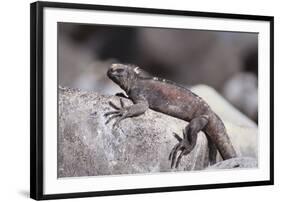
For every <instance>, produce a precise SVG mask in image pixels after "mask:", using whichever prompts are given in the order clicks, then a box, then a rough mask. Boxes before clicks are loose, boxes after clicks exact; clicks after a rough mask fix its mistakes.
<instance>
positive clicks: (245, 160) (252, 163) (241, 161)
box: [207, 157, 258, 169]
mask: <svg viewBox="0 0 281 202" xmlns="http://www.w3.org/2000/svg"><path fill="white" fill-rule="evenodd" d="M255 167H258V162H257V160H256V159H254V158H250V157H239V158H233V159H228V160H225V161H220V162H218V163H216V164H214V165H212V166H210V167H208V168H207V169H231V168H255Z"/></svg>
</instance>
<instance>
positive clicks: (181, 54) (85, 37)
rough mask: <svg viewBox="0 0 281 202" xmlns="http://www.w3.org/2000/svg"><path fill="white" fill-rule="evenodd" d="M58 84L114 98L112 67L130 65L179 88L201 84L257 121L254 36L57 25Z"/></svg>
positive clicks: (179, 30)
mask: <svg viewBox="0 0 281 202" xmlns="http://www.w3.org/2000/svg"><path fill="white" fill-rule="evenodd" d="M58 54H59V55H58V56H59V57H58V58H59V59H58V71H59V84H60V85H62V86H68V87H73V88H81V89H85V90H91V91H96V92H99V93H103V94H114V93H116V92H119V91H121V90H120V89H119V88H118V87H117V86H116V85H114V84H113V82H111V81H110V80H109V79H108V78H107V77H106V71H107V69H108V67H109V65H110V64H111V63H113V62H121V63H133V64H136V65H139V66H140V67H142V68H144V69H145V70H147V71H148V72H150V73H151V74H154V75H155V76H159V77H164V78H167V79H170V80H173V81H176V82H179V83H181V84H183V85H185V86H193V85H196V84H205V85H208V86H211V87H213V88H215V89H216V90H217V91H219V92H220V93H222V94H223V96H225V98H226V99H228V100H229V101H230V102H231V103H232V104H233V105H235V106H236V107H237V108H238V109H239V110H241V111H242V112H243V113H244V114H246V115H247V116H249V117H250V118H251V119H252V120H255V121H257V117H258V114H257V111H258V110H257V109H258V93H257V91H258V90H257V75H258V35H257V34H256V33H241V32H222V31H204V30H187V29H185V30H183V29H163V28H139V27H123V26H102V25H89V24H73V23H59V25H58Z"/></svg>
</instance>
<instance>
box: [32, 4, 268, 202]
mask: <svg viewBox="0 0 281 202" xmlns="http://www.w3.org/2000/svg"><path fill="white" fill-rule="evenodd" d="M273 19H274V18H273V17H272V16H257V15H244V14H243V15H242V14H226V13H212V12H195V11H182V10H164V9H149V8H133V7H116V6H102V5H87V4H73V3H55V2H35V3H32V4H31V22H30V23H31V25H30V27H31V144H30V146H31V153H30V155H31V165H30V167H31V169H30V176H31V179H30V195H31V198H33V199H37V200H42V199H59V198H74V197H89V196H104V195H119V194H137V193H152V192H169V191H185V190H197V189H213V188H226V187H242V186H258V185H272V184H273V168H274V165H273V60H274V58H273V55H274V54H273V33H274V32H273V27H274V25H273Z"/></svg>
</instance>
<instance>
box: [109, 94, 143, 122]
mask: <svg viewBox="0 0 281 202" xmlns="http://www.w3.org/2000/svg"><path fill="white" fill-rule="evenodd" d="M109 105H110V106H111V107H112V108H114V109H115V110H114V111H110V112H107V113H105V114H104V116H105V117H108V116H110V115H112V116H110V117H109V118H108V119H107V121H106V122H105V124H108V123H109V122H110V121H111V120H113V119H114V118H116V121H115V123H114V124H113V127H115V126H117V125H118V124H119V123H120V122H121V121H122V120H124V119H126V118H129V117H135V116H139V115H141V114H144V113H145V111H146V110H147V109H148V102H147V101H146V100H144V99H140V100H138V101H137V102H135V104H133V105H131V106H127V107H126V106H125V105H124V102H123V100H122V98H120V105H121V107H118V106H117V105H115V104H114V103H113V102H109Z"/></svg>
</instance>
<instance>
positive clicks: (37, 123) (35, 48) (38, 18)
mask: <svg viewBox="0 0 281 202" xmlns="http://www.w3.org/2000/svg"><path fill="white" fill-rule="evenodd" d="M47 7H50V8H63V9H81V10H85V9H86V10H93V11H95V10H98V11H122V12H130V13H147V14H163V15H177V16H197V17H211V18H225V19H240V20H254V21H268V22H269V23H270V89H269V91H270V109H269V111H270V157H269V158H270V179H269V180H266V181H253V182H252V181H251V182H241V183H221V184H204V185H192V186H174V187H154V188H143V189H129V190H112V191H95V192H79V193H63V194H60V193H58V194H51V195H46V194H44V193H43V145H44V144H43V128H44V125H43V105H44V97H43V95H44V92H43V90H44V88H43V41H44V38H43V27H44V26H43V23H44V15H43V10H44V8H47ZM30 47H31V51H30V61H31V65H30V93H31V97H30V109H31V111H30V197H31V198H33V199H36V200H45V199H62V198H77V197H93V196H108V195H122V194H139V193H153V192H171V191H186V190H199V189H216V188H228V187H246V186H260V185H273V184H274V152H273V151H274V126H273V124H274V121H273V118H274V109H273V108H274V86H273V84H274V80H273V79H274V77H273V75H274V17H272V16H259V15H241V14H229V13H213V12H195V11H183V10H166V9H150V8H135V7H120V6H103V5H89V4H75V3H58V2H35V3H32V4H31V5H30Z"/></svg>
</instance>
